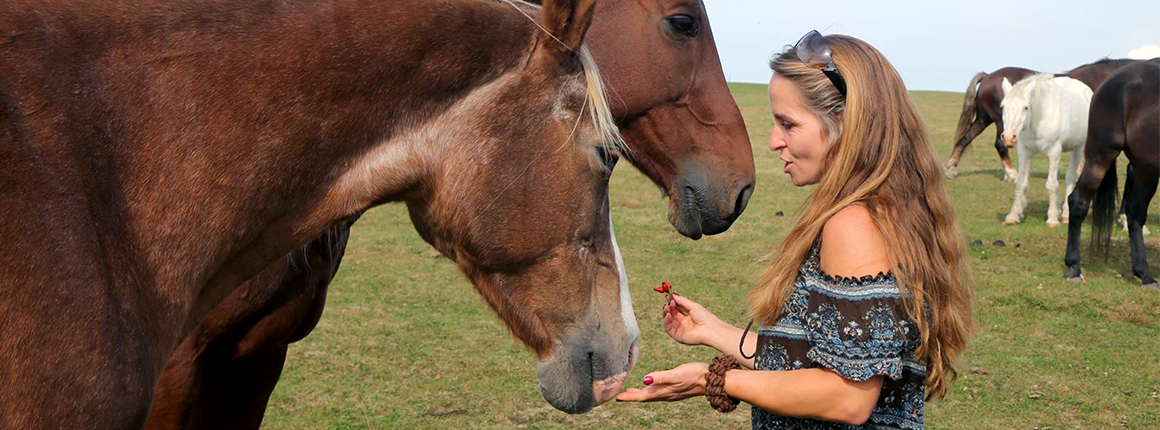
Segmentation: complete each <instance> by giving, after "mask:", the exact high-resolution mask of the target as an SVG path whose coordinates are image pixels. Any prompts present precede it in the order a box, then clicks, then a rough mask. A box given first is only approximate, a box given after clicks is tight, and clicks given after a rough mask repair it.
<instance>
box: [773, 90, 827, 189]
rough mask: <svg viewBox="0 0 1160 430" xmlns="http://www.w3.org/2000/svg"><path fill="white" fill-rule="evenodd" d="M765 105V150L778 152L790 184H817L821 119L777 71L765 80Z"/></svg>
mask: <svg viewBox="0 0 1160 430" xmlns="http://www.w3.org/2000/svg"><path fill="white" fill-rule="evenodd" d="M769 106H770V109H771V110H772V111H773V131H772V132H771V133H770V136H769V150H770V151H777V152H779V153H780V155H781V156H780V157H779V158H780V159H781V161H784V162H785V170H784V172H785V173H786V174H788V175H789V177H790V180H791V181H792V182H793V184H794V185H796V186H799V187H801V186H805V185H811V184H816V183H818V180H819V179H820V178H821V177H822V156H823V154H825V152H826V147H827V146H828V143H827V142H826V130H825V128H824V126H823V125H822V120H821V118H818V116H817V115H814V112H813V111H811V110H810V108H809V107H807V106H806V104H805V99H804V98H803V97H802V93H801V90H798V88H797V87H796V86H794V84H793V83H792V82H790V80H789V79H786V78H784V77H782V76H779V75H777V74H774V75H773V78H771V79H770V80H769Z"/></svg>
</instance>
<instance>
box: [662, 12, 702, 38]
mask: <svg viewBox="0 0 1160 430" xmlns="http://www.w3.org/2000/svg"><path fill="white" fill-rule="evenodd" d="M665 21H668V23H669V27H671V28H672V29H673V32H675V33H677V34H679V35H682V36H685V37H694V36H696V35H697V20H696V19H694V18H693V17H692V16H689V15H685V14H679V15H673V16H670V17H668V18H665Z"/></svg>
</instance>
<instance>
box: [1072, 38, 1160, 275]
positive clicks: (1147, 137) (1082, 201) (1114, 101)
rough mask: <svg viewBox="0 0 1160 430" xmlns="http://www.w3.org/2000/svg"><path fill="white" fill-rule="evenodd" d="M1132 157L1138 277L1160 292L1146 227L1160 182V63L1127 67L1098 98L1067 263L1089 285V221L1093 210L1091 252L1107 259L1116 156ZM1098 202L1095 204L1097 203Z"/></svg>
mask: <svg viewBox="0 0 1160 430" xmlns="http://www.w3.org/2000/svg"><path fill="white" fill-rule="evenodd" d="M1120 152H1123V153H1124V154H1126V155H1127V156H1128V161H1129V163H1130V164H1129V166H1130V167H1131V168H1132V169H1133V174H1132V175H1130V177H1129V178H1128V181H1127V183H1125V185H1124V188H1125V190H1124V200H1123V204H1122V206H1123V207H1124V208H1126V210H1125V214H1126V215H1127V218H1128V238H1129V242H1130V243H1131V252H1132V274H1134V275H1136V277H1138V278H1140V281H1141V283H1142V284H1143V285H1144V286H1146V287H1149V288H1152V289H1160V284H1157V282H1156V279H1155V278H1153V277H1152V274H1151V272H1150V270H1149V268H1148V260H1147V254H1146V253H1145V249H1144V236H1143V226H1144V223H1145V222H1146V221H1147V218H1148V205H1149V204H1150V203H1151V201H1152V197H1154V196H1155V195H1156V186H1157V182H1158V178H1160V59H1152V60H1148V61H1139V62H1136V63H1134V64H1130V65H1127V66H1124V67H1122V68H1120V69H1119V70H1117V71H1116V72H1115V73H1114V74H1112V75H1111V76H1109V77H1108V78H1107V80H1106V81H1104V83H1103V84H1102V85H1100V87H1099V89H1097V90H1096V92H1095V95H1094V96H1093V97H1092V102H1091V112H1090V114H1089V117H1088V131H1087V143H1086V144H1085V146H1084V167H1083V172H1082V173H1081V174H1080V175H1079V181H1078V184H1077V186H1076V188H1075V191H1072V193H1071V194H1070V195H1069V196H1068V200H1069V201H1070V202H1071V219H1072V223H1071V224H1070V225H1068V227H1067V252H1066V254H1065V255H1064V264H1066V265H1067V268H1068V278H1069V279H1070V280H1071V281H1072V282H1081V281H1083V273H1082V271H1081V269H1080V252H1079V242H1080V233H1082V228H1083V220H1084V218H1085V217H1086V216H1087V213H1088V209H1089V205H1090V208H1091V209H1092V237H1091V249H1092V252H1093V253H1096V254H1104V255H1107V250H1108V246H1109V244H1110V242H1111V227H1112V225H1113V223H1114V222H1115V221H1114V220H1115V215H1114V214H1115V206H1116V194H1117V193H1116V185H1117V183H1116V158H1117V157H1119V155H1120ZM1093 199H1094V202H1093Z"/></svg>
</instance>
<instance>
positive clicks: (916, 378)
mask: <svg viewBox="0 0 1160 430" xmlns="http://www.w3.org/2000/svg"><path fill="white" fill-rule="evenodd" d="M901 294H902V293H901V292H900V290H899V288H898V282H897V281H896V280H895V278H894V276H893V275H891V274H887V273H879V274H878V275H877V276H863V277H861V278H846V277H836V276H830V275H828V274H826V273H825V272H822V270H821V268H820V265H819V258H818V246H817V245H815V246H814V249H812V250H811V251H810V255H809V257H808V258H807V259H806V261H805V263H803V264H802V267H801V269H800V271H799V273H798V278H797V280H796V281H795V282H794V291H793V293H792V294H791V295H790V298H789V301H788V302H786V305H785V306H784V307H783V310H782V315H781V316H780V317H779V318H778V320H777V323H776V324H775V325H774V326H772V327H763V328H761V329H760V330H759V331H758V342H757V346H758V349H757V357H756V359H755V367H756V368H757V369H760V370H796V369H804V368H813V367H824V368H827V369H830V370H832V371H834V372H836V373H838V374H839V375H842V377H844V378H846V379H849V380H852V381H865V380H869V379H871V378H873V377H875V376H878V375H883V376H885V379H884V380H883V383H882V391H881V394H879V396H878V404H877V405H876V406H875V407H874V411H873V413H872V414H871V416H870V419H869V420H868V421H867V422H866V423H865V424H863V425H861V426H852V425H847V424H841V423H835V422H829V421H818V420H808V419H801V418H793V417H786V416H781V415H776V414H773V413H770V412H768V411H765V410H763V409H761V408H757V407H754V408H753V428H754V430H773V429H879V428H891V429H921V428H923V415H924V414H923V406H924V398H925V395H924V394H925V393H924V387H925V385H924V381H925V379H926V368H925V366H923V364H922V363H920V362H918V361H917V360H916V359H915V357H914V350H915V349H916V348H917V347H918V345H919V343H920V341H919V333H918V328H917V327H915V326H914V322H913V321H911V320H910V319H909V318H908V317H907V315H906V311H905V309H904V308H903V303H902V296H901ZM770 389H771V390H774V391H776V390H777V387H770Z"/></svg>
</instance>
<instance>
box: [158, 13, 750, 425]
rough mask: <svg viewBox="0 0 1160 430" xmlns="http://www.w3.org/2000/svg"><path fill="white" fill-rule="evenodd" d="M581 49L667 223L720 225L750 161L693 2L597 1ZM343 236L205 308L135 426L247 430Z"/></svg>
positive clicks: (743, 189)
mask: <svg viewBox="0 0 1160 430" xmlns="http://www.w3.org/2000/svg"><path fill="white" fill-rule="evenodd" d="M586 43H587V45H588V46H589V47H590V48H591V50H592V53H593V54H592V55H593V56H594V57H595V59H596V62H597V64H598V65H599V66H600V67H601V70H602V75H603V76H604V78H605V82H606V83H607V85H608V87H609V92H610V94H611V96H610V99H611V101H610V104H611V106H612V113H613V115H614V117H615V118H616V120H617V122H618V124H619V125H620V129H621V133H622V134H623V135H624V136H625V139H626V141H627V143H628V147H629V148H630V150H629V151H628V157H627V159H628V160H629V161H630V162H631V163H632V164H633V165H635V166H637V167H638V168H639V169H640V170H641V171H642V172H644V173H645V174H646V175H647V176H648V177H649V178H651V179H652V180H653V181H654V182H656V183H657V184H658V185H660V186H661V187H662V189H664V190H666V191H669V194H670V195H672V196H673V198H672V200H671V202H672V203H671V204H670V220H671V221H673V225H674V226H675V227H677V229H678V231H682V232H686V231H687V230H686V229H685V227H686V226H687V227H689V228H692V229H693V230H692V231H695V232H697V235H698V236H699V235H700V231H701V229H702V228H705V229H706V230H708V229H714V230H717V231H719V230H720V229H722V228H725V227H728V224H727V222H731V221H732V220H733V219H735V218H736V216H737V215H738V214H740V211H741V210H743V209H744V207H745V202H746V200H747V199H748V197H749V193H750V192H751V191H752V186H753V176H754V171H753V156H752V152H751V149H750V144H749V139H748V136H747V133H746V130H745V126H744V122H743V119H742V117H741V114H740V112H739V111H738V109H737V105H736V103H735V102H734V101H733V98H732V96H731V95H730V94H729V90H728V87H727V85H726V83H725V79H724V74H723V73H722V71H721V65H720V62H719V60H718V56H717V50H716V46H715V44H714V41H713V34H712V29H711V28H710V26H709V21H708V17H707V16H706V14H705V9H704V6H703V4H701V3H700V2H697V3H686V2H683V1H679V0H652V1H646V2H636V1H622V0H609V1H604V2H600V3H599V4H598V5H597V9H596V12H595V19H594V21H593V24H592V27H591V29H590V31H589V33H588V36H587V42H586ZM640 52H650V53H651V54H650V55H648V56H642V55H640ZM670 190H675V191H670ZM686 193H694V194H693V195H694V196H696V198H691V199H689V198H686V197H688V195H687V194H686ZM683 194H685V195H683ZM688 203H692V205H691V206H690V205H688ZM690 211H692V212H695V213H698V214H699V215H696V216H694V217H693V219H692V222H691V223H686V222H685V221H684V220H685V219H686V217H685V216H682V215H680V214H685V213H689V212H690ZM674 214H677V216H673V215H674ZM715 214H717V215H715ZM698 219H699V220H700V221H699V222H698V221H697V220H698ZM713 219H716V220H718V221H715V222H717V224H713V223H710V224H705V222H706V221H707V220H713ZM720 222H726V223H725V224H723V225H722V224H720ZM702 224H704V225H702ZM708 231H710V232H715V231H713V230H708ZM348 234H349V228H346V227H342V228H335V229H333V230H332V231H330V232H328V233H327V234H325V235H323V236H321V237H319V238H318V239H316V240H315V241H314V242H312V243H311V244H310V245H308V247H307V248H305V249H304V250H303V251H302V252H295V253H293V254H291V255H290V256H288V257H286V258H285V259H284V260H282V261H279V262H277V263H275V264H274V265H272V266H271V267H269V268H267V269H266V270H265V271H263V272H262V274H260V275H259V276H258V277H256V278H254V279H252V280H250V281H249V282H247V283H246V284H244V285H243V286H242V287H241V288H239V289H238V291H235V292H234V294H233V295H231V296H230V297H229V298H227V299H226V300H225V301H224V302H223V303H222V304H221V305H220V306H219V307H218V308H216V309H214V310H213V311H212V312H211V313H210V314H209V315H208V316H207V317H206V320H205V321H203V323H202V325H201V326H199V327H198V328H197V329H195V330H194V332H193V333H191V334H190V336H189V337H187V338H186V340H185V341H184V342H183V343H182V345H181V346H180V347H179V348H178V350H177V352H175V354H174V356H173V358H172V360H171V361H170V363H169V365H168V367H167V368H166V369H165V371H164V372H163V374H162V377H161V380H160V381H159V382H158V385H157V388H156V390H155V394H154V409H153V411H152V412H151V413H150V417H149V421H148V425H147V427H148V428H153V429H163V428H213V429H224V428H257V427H258V426H259V424H260V422H261V420H262V417H263V414H264V412H265V409H266V404H267V402H268V400H269V395H270V392H271V391H272V390H273V389H274V386H275V384H276V383H277V381H278V378H279V375H280V373H281V369H282V366H283V363H284V360H285V356H286V350H287V346H288V345H289V344H290V343H293V342H296V341H298V340H300V339H302V338H303V337H304V336H306V335H307V334H309V333H310V331H311V330H313V328H314V327H315V325H316V324H317V322H318V319H319V317H320V315H321V311H322V308H323V305H324V303H325V299H326V291H327V287H328V284H329V282H330V280H331V278H332V277H333V276H334V274H335V271H336V270H337V268H338V264H339V262H340V260H341V259H342V256H343V252H344V250H345V246H346V239H347V237H348ZM582 410H583V409H576V410H573V411H582Z"/></svg>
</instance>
